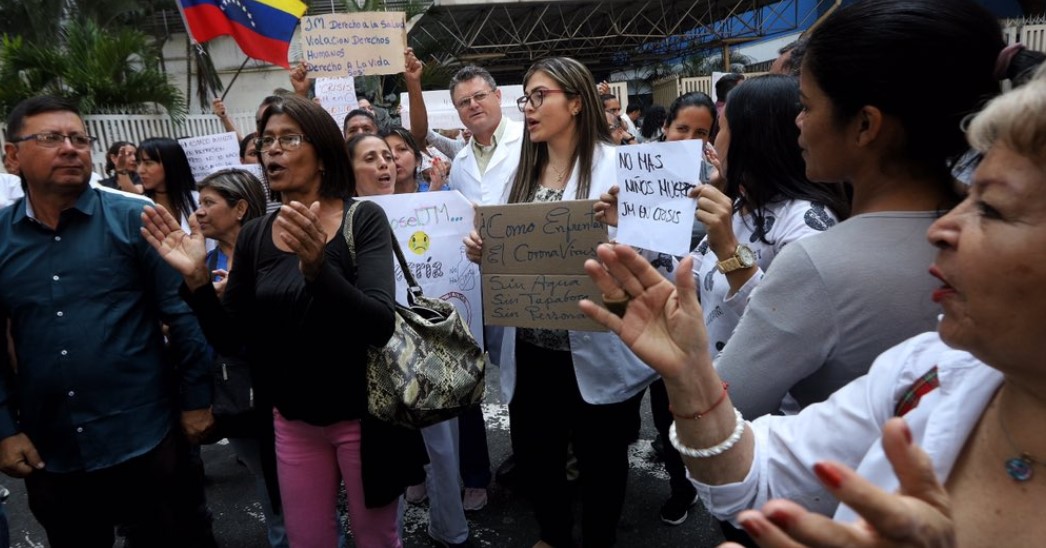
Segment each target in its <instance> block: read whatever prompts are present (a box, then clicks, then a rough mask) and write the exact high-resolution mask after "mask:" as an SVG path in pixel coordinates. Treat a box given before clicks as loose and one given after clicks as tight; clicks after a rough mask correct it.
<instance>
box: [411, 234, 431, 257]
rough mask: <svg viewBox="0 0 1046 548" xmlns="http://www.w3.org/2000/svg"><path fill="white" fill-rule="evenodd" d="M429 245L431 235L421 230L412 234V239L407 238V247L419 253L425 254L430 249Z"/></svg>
mask: <svg viewBox="0 0 1046 548" xmlns="http://www.w3.org/2000/svg"><path fill="white" fill-rule="evenodd" d="M429 245H430V242H429V235H428V234H425V233H424V232H422V231H420V230H419V231H417V232H415V233H414V234H411V235H410V239H409V240H407V247H409V248H410V250H411V251H413V252H414V253H417V254H418V255H424V254H425V252H426V251H428V250H429Z"/></svg>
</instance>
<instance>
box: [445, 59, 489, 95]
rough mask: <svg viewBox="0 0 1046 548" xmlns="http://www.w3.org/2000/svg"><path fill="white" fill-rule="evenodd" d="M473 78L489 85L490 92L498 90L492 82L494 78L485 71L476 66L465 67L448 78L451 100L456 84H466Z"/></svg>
mask: <svg viewBox="0 0 1046 548" xmlns="http://www.w3.org/2000/svg"><path fill="white" fill-rule="evenodd" d="M473 78H482V79H483V81H484V82H486V83H487V84H489V85H490V89H491V90H496V89H498V83H497V82H495V81H494V77H493V76H491V75H490V72H488V71H487V69H485V68H483V67H478V66H476V65H465V66H463V67H461V68H460V69H458V71H457V72H455V73H454V76H452V77H451V78H450V97H451V99H453V98H454V88H456V87H458V84H460V83H463V82H468V81H469V80H472V79H473Z"/></svg>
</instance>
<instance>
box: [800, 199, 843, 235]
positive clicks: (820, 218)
mask: <svg viewBox="0 0 1046 548" xmlns="http://www.w3.org/2000/svg"><path fill="white" fill-rule="evenodd" d="M803 219H804V220H805V221H806V226H808V227H810V228H812V229H814V230H820V231H822V232H824V231H825V230H828V229H829V228H832V227H833V226H835V219H833V218H832V217H831V216H830V215H828V212H827V211H825V210H824V204H813V205H812V206H811V207H810V209H809V210H807V212H806V215H804V216H803Z"/></svg>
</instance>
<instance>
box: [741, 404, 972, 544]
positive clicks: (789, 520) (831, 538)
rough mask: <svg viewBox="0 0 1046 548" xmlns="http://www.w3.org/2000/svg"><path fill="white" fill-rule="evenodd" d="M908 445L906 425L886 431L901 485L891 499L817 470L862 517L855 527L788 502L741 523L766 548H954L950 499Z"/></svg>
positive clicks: (896, 422) (929, 465)
mask: <svg viewBox="0 0 1046 548" xmlns="http://www.w3.org/2000/svg"><path fill="white" fill-rule="evenodd" d="M910 440H911V433H910V432H909V430H908V425H907V424H905V422H904V419H900V418H894V419H890V420H889V421H887V423H886V424H885V425H884V426H883V450H884V452H885V453H886V458H887V459H889V461H890V464H891V465H892V466H893V470H894V472H895V473H896V474H897V478H898V479H899V480H900V483H901V489H900V492H899V493H887V492H886V491H883V490H882V489H880V488H878V487H876V486H875V485H874V484H872V483H871V482H869V481H868V480H866V479H864V478H862V477H861V476H859V475H857V473H856V472H854V471H853V470H851V469H850V468H847V467H846V466H843V465H841V464H838V463H831V462H821V463H818V464H816V465H815V467H814V472H815V473H816V474H817V476H818V477H819V478H820V479H821V482H822V483H823V484H824V485H825V487H827V488H828V491H830V492H831V493H832V494H833V495H835V497H836V498H838V499H839V500H840V501H841V502H843V503H844V504H846V505H848V506H849V507H850V508H852V509H853V510H854V511H855V512H857V513H858V514H860V515H861V517H862V519H861V520H860V521H858V522H857V523H854V524H848V523H840V522H836V521H833V520H832V519H831V518H829V517H826V516H823V515H820V514H814V513H811V512H808V511H806V510H805V509H804V508H802V507H801V506H799V505H798V504H795V503H794V502H791V501H785V500H772V501H770V502H768V503H766V505H764V506H763V508H762V509H761V510H758V511H756V510H748V511H745V512H742V513H741V514H740V515H739V516H738V520H739V521H740V523H741V526H742V527H744V528H745V530H746V531H748V533H749V534H750V535H752V537H754V538H755V540H756V543H757V544H758V545H759V546H763V547H787V548H794V547H798V546H814V547H818V546H824V547H829V546H855V547H873V546H874V547H889V546H897V547H900V546H907V547H913V546H915V547H918V546H923V547H951V546H955V545H956V540H955V524H954V522H953V521H952V518H951V511H950V503H949V499H948V494H947V492H946V491H945V490H944V486H942V485H941V484H940V482H938V481H937V476H936V474H935V473H934V470H933V462H932V461H931V460H930V457H929V455H927V454H926V453H925V452H924V451H923V450H922V449H921V448H919V446H917V445H915V444H913V443H911V441H910Z"/></svg>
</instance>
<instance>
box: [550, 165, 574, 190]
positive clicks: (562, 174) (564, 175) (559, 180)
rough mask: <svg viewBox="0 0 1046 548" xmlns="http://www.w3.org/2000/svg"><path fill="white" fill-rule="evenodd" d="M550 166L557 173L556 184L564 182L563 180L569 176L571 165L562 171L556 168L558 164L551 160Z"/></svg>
mask: <svg viewBox="0 0 1046 548" xmlns="http://www.w3.org/2000/svg"><path fill="white" fill-rule="evenodd" d="M548 167H550V168H552V172H553V173H555V175H556V185H557V186H559V185H561V184H563V181H564V180H565V179H566V178H567V169H569V166H567V169H564V170H563V171H560V170H558V169H556V166H554V165H552V162H549V164H548Z"/></svg>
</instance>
